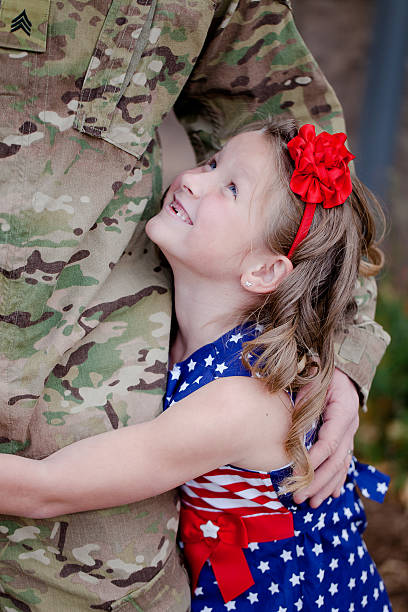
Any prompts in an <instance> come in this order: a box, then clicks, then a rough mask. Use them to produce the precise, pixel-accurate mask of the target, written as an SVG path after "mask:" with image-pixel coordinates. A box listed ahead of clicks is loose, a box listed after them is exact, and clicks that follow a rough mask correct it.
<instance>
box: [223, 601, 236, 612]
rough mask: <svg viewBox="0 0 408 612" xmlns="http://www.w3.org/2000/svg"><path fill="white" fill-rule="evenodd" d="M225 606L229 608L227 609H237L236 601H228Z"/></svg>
mask: <svg viewBox="0 0 408 612" xmlns="http://www.w3.org/2000/svg"><path fill="white" fill-rule="evenodd" d="M224 606H225V607H226V608H227V610H236V607H235V601H227V603H226V604H224Z"/></svg>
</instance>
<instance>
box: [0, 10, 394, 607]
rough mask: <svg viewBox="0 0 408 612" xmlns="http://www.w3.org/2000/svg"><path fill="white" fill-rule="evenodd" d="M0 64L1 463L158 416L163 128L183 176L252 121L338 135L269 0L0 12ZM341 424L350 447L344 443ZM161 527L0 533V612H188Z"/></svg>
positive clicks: (165, 308) (96, 524) (370, 332)
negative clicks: (171, 131) (188, 159)
mask: <svg viewBox="0 0 408 612" xmlns="http://www.w3.org/2000/svg"><path fill="white" fill-rule="evenodd" d="M0 53H1V66H2V70H1V81H2V84H1V92H0V93H1V98H0V158H1V165H0V190H1V191H0V193H1V200H0V203H1V207H0V237H1V263H0V267H1V275H0V282H1V311H0V322H1V323H0V326H1V329H0V338H1V360H2V373H3V375H2V380H1V408H0V449H1V451H2V452H6V453H19V454H21V455H24V456H28V457H33V458H37V459H40V458H43V457H45V456H47V455H49V454H50V453H52V452H54V451H56V450H57V449H58V448H61V447H62V446H65V445H67V444H70V443H72V442H74V441H76V440H79V439H81V438H84V437H88V436H92V435H95V434H97V433H100V432H103V431H107V430H110V429H116V428H118V427H123V426H126V425H130V424H134V423H138V422H141V421H145V420H148V419H152V418H154V417H155V416H156V415H157V414H158V413H159V412H160V411H161V399H162V392H163V388H164V385H165V378H166V367H167V351H168V342H169V330H170V314H171V295H170V292H169V288H170V283H169V277H168V274H167V272H166V269H165V268H163V265H162V263H161V262H160V260H159V258H158V255H157V253H156V251H155V249H154V248H152V246H151V244H150V243H149V241H148V240H147V238H146V236H145V234H144V223H145V221H146V220H147V219H148V218H149V217H150V216H152V215H153V214H154V213H155V212H156V211H157V207H158V206H159V201H160V195H161V190H162V185H161V169H160V168H161V152H160V142H159V139H158V136H157V128H158V127H159V125H160V124H161V122H162V120H163V117H164V116H165V115H166V114H167V113H168V112H169V110H170V109H171V108H172V107H174V108H175V111H176V114H177V116H178V118H179V119H180V121H182V123H183V124H184V126H185V127H186V129H187V131H188V134H189V136H190V139H191V142H192V144H193V146H194V148H195V151H196V154H197V157H198V158H199V159H202V158H204V157H207V156H208V155H209V154H210V153H211V152H212V151H214V150H215V149H218V148H219V147H220V146H221V145H222V144H223V143H224V142H225V140H226V139H227V138H228V137H229V136H230V134H231V133H232V132H233V131H235V130H236V129H237V128H238V127H239V126H241V125H245V124H248V123H251V122H252V121H254V119H259V118H263V117H265V116H267V115H268V114H291V115H292V116H294V117H295V118H296V119H297V120H299V122H301V123H305V122H307V121H313V122H314V123H315V124H317V125H318V126H319V127H320V129H327V130H329V131H333V130H337V131H338V130H342V129H343V119H342V113H341V108H340V106H339V103H338V101H337V99H336V97H335V95H334V93H333V91H332V90H331V88H330V87H329V86H328V84H327V82H326V80H325V79H324V77H323V75H322V73H321V72H320V70H319V68H318V67H317V65H316V63H315V61H314V60H313V58H312V57H311V55H310V53H309V51H308V50H307V48H306V47H305V45H304V43H303V41H302V39H301V38H300V36H299V34H298V32H297V30H296V28H295V26H294V23H293V16H292V13H291V9H290V6H289V1H284V0H281V1H279V0H259V1H257V2H249V1H247V0H241V2H236V1H235V0H234V1H232V0H222V1H219V2H212V1H210V0H174V2H171V3H170V2H169V1H168V0H146V2H142V1H140V2H139V1H138V2H136V1H131V0H129V1H126V0H122V1H119V0H111V1H110V0H94V1H92V2H90V1H85V0H64V1H61V2H60V1H57V0H24V1H22V0H2V1H1V4H0ZM358 298H359V300H358V303H359V311H358V315H357V317H356V320H355V325H353V327H352V328H350V329H348V330H345V332H344V334H343V335H342V336H341V337H340V336H339V337H338V342H337V354H338V357H337V365H338V367H339V368H340V369H341V370H342V371H343V372H344V373H345V374H347V375H350V377H351V378H352V379H353V380H354V381H355V383H356V384H357V386H358V388H359V391H360V396H361V398H362V399H364V398H365V397H366V395H367V393H368V389H369V385H370V381H371V379H372V377H373V374H374V371H375V368H376V365H377V363H378V361H379V360H380V358H381V356H382V354H383V351H384V349H385V346H386V344H387V341H388V338H387V335H386V334H385V332H383V330H382V329H381V328H380V327H379V326H378V325H377V324H376V323H375V322H374V321H373V320H372V318H373V316H374V306H375V287H374V286H371V285H367V284H362V285H361V287H359V289H358ZM347 385H348V386H347ZM336 388H340V389H341V390H344V389H347V394H348V396H349V397H350V398H351V399H352V397H353V393H355V392H354V390H353V385H352V384H351V383H350V382H348V379H347V378H346V376H345V375H344V374H343V373H340V372H339V371H338V373H337V375H336V379H335V384H334V385H333V387H332V391H331V394H332V396H331V399H332V401H331V407H332V408H331V411H330V410H329V412H328V418H329V421H330V420H332V419H333V415H336V412H337V411H338V402H339V392H338V391H337V392H336ZM340 395H341V394H340ZM353 405H356V402H355V401H354V403H353V402H352V406H353ZM333 407H334V409H333ZM345 407H346V408H347V409H348V410H347V414H349V415H351V416H350V417H349V422H350V423H351V422H352V421H353V422H355V420H356V418H357V417H356V415H355V413H354V412H353V407H351V408H350V406H347V405H346V406H345ZM340 422H341V427H342V428H343V429H345V430H347V429H348V431H347V435H345V436H344V440H345V442H343V445H344V444H347V445H348V446H350V439H351V437H352V433H353V431H354V425H353V424H350V423H349V422H348V423H346V424H345V423H344V418H343V421H341V419H340ZM330 431H332V429H331V430H330V429H327V428H326V429H324V428H323V429H322V436H323V440H322V443H321V445H320V447H317V450H316V451H315V452H316V457H315V463H316V464H317V463H320V462H321V461H322V460H323V459H324V458H325V456H326V451H325V449H326V447H327V444H328V443H327V440H326V438H327V436H328V439H329V446H330V445H332V446H333V445H334V440H333V437H331V438H330V436H332V434H330ZM325 432H329V433H325ZM325 436H326V438H325ZM319 449H320V450H319ZM338 453H340V456H341V454H342V453H343V456H345V455H346V452H345V451H344V448H343V446H342V445H340V446H339V451H338ZM338 453H337V455H336V454H335V455H334V456H337V459H334V462H336V461H338ZM317 455H319V456H317ZM332 462H333V460H332ZM331 465H333V463H331ZM328 466H329V464H327V465H326V462H325V463H324V465H323V467H322V468H320V474H322V473H323V476H319V475H318V477H317V478H318V479H320V480H318V483H319V484H318V486H316V485H315V488H314V489H313V488H312V489H311V490H309V492H308V493H309V494H310V493H312V498H313V500H314V502H313V503H318V501H319V499H321V497H322V495H327V494H328V493H331V492H335V491H336V490H337V489H338V487H339V484H340V480H341V481H342V479H343V477H344V475H345V469H344V470H343V469H342V470H341V477H338V480H337V482H334V484H333V481H331V482H330V483H329V484H327V480H330V477H331V475H332V474H333V467H331V468H330V467H328ZM344 468H345V466H344ZM325 472H330V475H329V477H328V475H327V473H326V474H325ZM118 478H120V474H118ZM177 525H178V511H177V495H176V493H167V494H164V495H161V496H160V497H159V498H155V499H151V500H147V501H145V502H141V503H138V504H135V505H132V506H125V507H120V508H115V509H110V510H106V511H100V512H87V513H82V514H77V515H70V516H62V517H58V520H56V519H52V520H27V519H16V518H15V517H13V518H12V519H11V518H7V517H2V519H1V521H0V542H1V548H0V569H1V576H2V577H1V579H0V580H1V588H0V609H1V610H5V611H6V610H7V611H17V610H18V611H27V612H28V611H36V610H41V612H55V611H56V610H58V611H60V610H75V611H85V610H88V611H89V610H119V609H120V610H121V612H127V611H128V610H129V611H130V610H135V609H136V610H143V611H144V612H147V611H148V610H154V611H156V612H168V611H176V612H185V610H187V609H188V608H189V588H188V582H187V577H186V573H185V571H184V569H183V568H182V565H181V563H180V559H179V555H178V552H177V549H176V545H175V537H176V531H177Z"/></svg>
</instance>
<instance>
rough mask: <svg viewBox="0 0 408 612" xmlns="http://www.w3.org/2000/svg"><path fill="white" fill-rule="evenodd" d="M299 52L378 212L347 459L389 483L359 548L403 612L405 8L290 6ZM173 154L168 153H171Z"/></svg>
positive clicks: (407, 0) (171, 123) (179, 165)
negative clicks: (367, 335) (376, 353)
mask: <svg viewBox="0 0 408 612" xmlns="http://www.w3.org/2000/svg"><path fill="white" fill-rule="evenodd" d="M292 5H293V11H294V15H295V21H296V24H297V27H298V29H299V30H300V33H301V35H302V36H303V38H304V39H305V41H306V44H307V46H308V47H309V49H310V50H311V51H312V53H313V55H314V57H315V58H316V60H317V62H318V63H319V64H320V66H321V68H322V69H323V72H324V73H325V75H326V77H327V78H328V80H329V82H330V83H331V84H332V85H333V87H334V89H335V91H336V93H337V95H338V97H339V98H340V101H341V103H342V105H343V108H344V113H345V117H346V124H347V132H348V142H349V145H350V148H351V150H352V151H353V153H354V154H355V155H356V156H357V160H356V170H357V173H358V175H359V177H360V178H361V179H362V180H363V181H364V182H365V183H366V184H367V185H368V186H369V187H370V188H371V189H372V190H373V191H374V193H375V194H376V195H377V196H378V197H379V198H380V201H381V202H382V203H383V206H384V209H385V212H386V215H387V222H388V229H387V234H386V236H385V239H384V242H383V250H384V251H385V254H386V267H385V270H384V271H383V272H382V273H381V275H380V278H379V279H378V287H379V298H378V304H377V316H376V319H377V321H378V322H379V323H381V324H382V325H383V327H384V328H385V329H386V330H387V331H388V332H389V333H390V334H391V337H392V342H391V345H390V346H389V348H388V350H387V353H386V355H385V357H384V358H383V360H382V362H381V364H380V367H379V368H378V370H377V374H376V377H375V380H374V384H373V386H372V389H371V392H370V397H369V402H368V412H367V413H366V414H362V415H361V420H360V428H359V432H358V438H357V441H356V454H357V455H358V457H359V458H360V459H362V460H364V461H368V462H373V463H375V465H376V466H377V467H378V468H379V469H381V470H383V471H384V472H386V473H388V474H390V475H391V477H392V484H391V490H390V492H389V493H388V494H387V497H386V501H385V503H384V504H383V505H379V504H375V503H374V502H369V501H367V502H366V501H365V502H364V505H365V508H366V511H367V516H368V528H367V531H366V536H365V540H366V542H367V545H368V548H369V550H370V553H371V554H372V556H373V558H374V560H375V562H376V564H377V566H378V568H379V570H380V572H381V574H382V576H383V578H384V581H385V583H386V586H387V589H388V592H389V594H390V598H391V601H392V604H393V609H394V612H407V611H408V247H407V245H408V0H341V1H340V0H292ZM160 133H161V137H162V140H163V149H164V172H165V182H167V183H168V182H170V180H171V178H172V177H173V176H174V175H175V174H176V173H177V172H179V171H180V170H181V169H184V168H187V167H189V166H192V165H193V164H194V156H193V153H192V150H191V147H190V146H189V143H188V140H187V137H186V136H185V134H184V133H183V132H182V131H181V129H180V128H179V126H178V124H177V122H176V120H175V118H174V115H170V116H169V117H168V118H167V119H166V121H165V122H164V125H163V127H162V128H161V129H160ZM175 146H176V148H177V151H176V154H175Z"/></svg>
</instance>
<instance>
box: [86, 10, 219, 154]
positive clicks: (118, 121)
mask: <svg viewBox="0 0 408 612" xmlns="http://www.w3.org/2000/svg"><path fill="white" fill-rule="evenodd" d="M121 4H122V3H120V2H116V1H115V0H114V2H112V6H111V8H110V10H109V13H108V15H107V17H106V20H105V23H104V26H103V28H102V31H101V34H100V37H99V40H98V43H97V45H96V48H95V52H94V56H93V57H92V59H91V62H90V64H89V67H88V71H87V74H86V76H85V80H84V83H83V86H82V91H81V97H80V101H79V107H78V110H77V115H76V121H75V124H74V127H76V129H78V130H79V131H81V132H85V133H87V134H89V135H91V136H96V137H98V138H102V139H104V140H106V141H108V142H110V143H111V144H114V145H115V146H117V147H119V148H121V149H123V150H125V151H126V152H128V153H131V154H132V155H134V156H135V157H136V158H138V159H139V158H140V157H141V156H142V155H143V153H144V151H145V150H146V148H147V147H148V145H149V143H150V142H151V141H152V139H153V138H154V135H155V131H156V129H157V128H158V127H159V125H160V124H161V122H162V120H163V118H164V117H165V116H166V114H167V113H168V112H169V111H170V110H171V108H172V107H173V105H174V103H175V101H176V99H177V97H178V96H179V94H180V92H181V90H182V89H183V87H184V85H185V83H186V81H187V80H188V78H189V76H190V74H191V71H192V70H193V68H194V65H195V62H196V60H197V57H198V56H199V54H200V52H201V50H202V48H203V45H204V41H205V38H206V36H207V33H208V30H209V27H210V24H211V21H212V19H213V15H214V4H213V2H212V1H211V0H175V1H174V2H173V4H172V6H171V10H170V9H169V6H168V5H167V4H166V5H164V6H162V1H161V0H146V3H145V4H142V3H141V4H140V5H139V9H140V10H139V12H138V13H137V14H134V11H132V10H131V7H128V8H127V9H126V7H123V6H121Z"/></svg>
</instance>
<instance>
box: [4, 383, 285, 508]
mask: <svg viewBox="0 0 408 612" xmlns="http://www.w3.org/2000/svg"><path fill="white" fill-rule="evenodd" d="M284 395H285V394H283V393H279V394H274V395H271V394H269V393H268V392H267V391H266V389H265V388H264V386H263V384H262V382H261V381H259V380H255V379H251V378H245V377H236V378H230V379H219V380H216V381H214V382H212V383H210V384H208V385H206V386H204V387H202V388H201V389H198V390H197V391H196V392H195V393H194V394H192V395H190V396H188V397H187V398H185V399H183V400H181V401H180V402H177V403H176V404H174V405H173V406H171V407H170V408H168V409H167V410H166V411H165V412H163V413H162V414H161V415H160V416H159V417H158V418H156V419H154V420H153V421H148V422H146V423H142V424H140V425H134V426H131V427H124V428H121V429H119V430H116V431H111V432H108V433H103V434H100V435H97V436H93V437H90V438H86V439H84V440H80V441H79V442H76V443H74V444H71V445H69V446H66V447H64V448H63V449H61V450H59V451H58V452H56V453H54V454H53V455H50V456H49V457H47V458H46V459H42V460H40V461H38V460H32V459H26V458H23V457H16V456H10V455H2V456H0V483H1V485H0V486H1V491H2V494H1V499H0V512H1V513H3V514H12V515H22V516H29V517H33V518H48V517H51V516H58V515H60V514H68V513H72V512H79V511H83V510H93V509H97V508H108V507H112V506H118V505H122V504H126V503H131V502H134V501H138V500H141V499H145V498H147V497H152V496H155V495H158V494H160V493H163V492H164V491H167V490H169V489H172V488H174V487H177V486H178V485H180V484H182V483H184V482H186V481H188V480H190V479H191V478H194V477H196V476H198V475H200V474H204V473H206V472H208V471H210V470H212V469H214V468H216V467H219V466H221V465H224V464H226V463H233V464H236V465H241V466H242V467H248V468H250V469H261V470H271V469H274V468H277V467H280V466H281V465H284V464H285V463H287V457H286V455H285V452H284V448H283V441H284V440H285V438H286V434H287V430H288V427H289V424H290V412H291V409H290V403H289V400H288V399H287V398H284ZM283 398H284V399H283ZM243 462H245V463H243Z"/></svg>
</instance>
